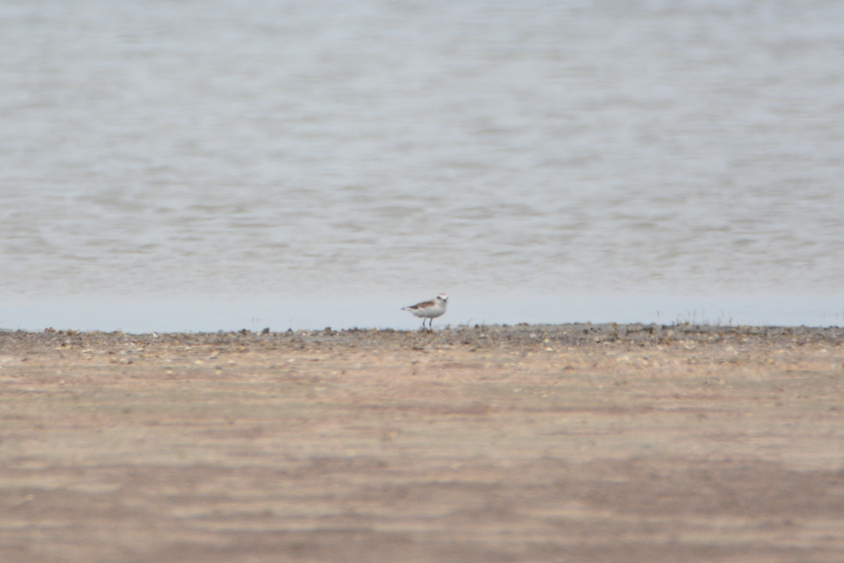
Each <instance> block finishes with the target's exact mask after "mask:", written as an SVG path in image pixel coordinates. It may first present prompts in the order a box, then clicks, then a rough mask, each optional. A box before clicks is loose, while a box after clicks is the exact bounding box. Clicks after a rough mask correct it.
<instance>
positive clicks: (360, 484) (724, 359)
mask: <svg viewBox="0 0 844 563" xmlns="http://www.w3.org/2000/svg"><path fill="white" fill-rule="evenodd" d="M843 343H844V329H835V328H830V329H806V328H749V327H697V326H671V327H661V326H653V325H649V326H642V325H628V326H614V325H600V326H597V325H595V326H592V325H559V326H515V327H500V326H490V327H474V328H470V327H466V328H458V329H447V330H442V331H437V332H435V333H433V334H429V333H422V332H397V331H343V332H332V331H321V332H298V333H280V334H276V333H269V334H258V333H249V332H243V333H216V334H161V335H155V334H147V335H129V334H122V333H114V334H103V333H78V334H77V333H74V332H72V331H70V332H55V331H48V332H43V333H24V332H3V333H0V561H2V562H4V563H18V562H30V561H31V562H38V563H41V562H74V563H77V562H78V563H83V562H84V563H92V562H156V563H168V562H211V563H214V562H234V561H237V562H270V561H350V562H364V561H366V562H369V561H437V562H449V561H461V562H494V561H537V562H538V561H601V562H614V561H618V562H622V561H623V562H653V561H671V562H677V561H742V562H755V561H800V562H805V561H828V562H840V561H844V410H842V409H844V404H842V399H844V346H842V344H843Z"/></svg>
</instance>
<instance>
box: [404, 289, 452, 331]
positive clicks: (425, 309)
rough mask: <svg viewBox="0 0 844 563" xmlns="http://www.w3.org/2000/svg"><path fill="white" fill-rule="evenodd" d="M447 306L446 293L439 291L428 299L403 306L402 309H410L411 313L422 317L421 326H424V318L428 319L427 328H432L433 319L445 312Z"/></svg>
mask: <svg viewBox="0 0 844 563" xmlns="http://www.w3.org/2000/svg"><path fill="white" fill-rule="evenodd" d="M447 307H448V295H446V294H445V293H440V294H439V295H437V296H436V297H434V298H433V299H431V300H430V301H423V302H422V303H417V304H416V305H411V306H410V307H403V308H402V311H410V312H411V313H412V314H413V315H415V316H417V317H421V318H422V328H425V319H428V328H429V329H430V330H434V328H433V323H434V319H436V318H437V317H440V316H442V315H443V314H445V310H446V308H447Z"/></svg>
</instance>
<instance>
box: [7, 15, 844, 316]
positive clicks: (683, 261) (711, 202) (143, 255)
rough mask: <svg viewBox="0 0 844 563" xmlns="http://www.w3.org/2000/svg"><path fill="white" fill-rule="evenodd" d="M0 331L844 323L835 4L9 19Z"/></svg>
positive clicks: (841, 42) (843, 28)
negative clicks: (437, 313) (435, 303)
mask: <svg viewBox="0 0 844 563" xmlns="http://www.w3.org/2000/svg"><path fill="white" fill-rule="evenodd" d="M0 52H2V53H3V54H2V56H0V84H2V87H0V124H2V126H0V261H1V262H0V266H2V276H1V277H0V327H7V328H18V327H20V328H31V329H37V328H43V327H44V326H52V325H58V326H67V327H76V328H99V329H104V330H113V329H118V328H121V329H124V330H215V329H217V328H240V327H241V326H242V327H246V328H260V327H261V326H265V325H266V326H271V327H273V328H274V329H279V330H280V329H286V328H288V327H294V328H296V327H308V328H317V327H319V328H321V327H322V326H326V325H333V326H335V328H336V327H342V326H353V325H357V326H396V327H412V326H415V325H416V324H417V323H416V319H414V318H412V317H410V316H408V315H406V313H402V312H401V311H398V309H399V308H400V307H401V306H404V305H408V304H410V303H413V302H414V301H417V300H419V299H422V298H427V297H430V296H432V295H435V294H436V293H438V292H440V291H447V292H449V294H450V295H451V296H452V301H451V310H450V312H449V315H448V316H447V317H444V318H443V319H441V320H440V321H435V326H436V324H437V322H439V323H440V324H445V323H447V322H451V323H463V322H519V321H527V322H565V321H583V320H594V321H603V320H608V321H612V320H617V321H620V322H625V321H636V320H639V321H644V322H650V321H657V320H661V321H664V322H673V321H676V320H690V321H694V320H705V321H707V322H724V323H728V322H743V323H776V324H801V323H807V324H844V286H843V285H842V284H844V281H842V280H844V226H842V225H843V224H844V222H842V217H844V164H842V162H844V159H842V155H844V3H842V2H839V1H838V0H801V1H798V0H782V1H778V2H758V1H755V0H731V1H729V2H727V1H716V0H711V1H709V0H698V1H692V0H688V1H681V0H660V1H658V0H652V1H645V0H641V1H633V2H629V1H612V0H605V1H594V2H590V1H585V0H583V1H575V0H571V1H562V2H539V1H530V0H528V1H527V2H519V3H512V2H497V1H484V2H480V1H474V0H470V1H467V2H459V3H453V2H438V1H433V2H425V3H412V2H394V3H385V2H376V1H370V0H361V1H355V2H344V3H333V2H330V3H319V4H311V3H302V2H270V1H267V2H260V1H259V2H248V3H245V2H239V1H236V0H211V1H207V2H170V1H163V0H161V1H152V2H141V3H115V2H105V1H102V2H100V1H95V0H80V1H79V2H74V3H67V2H59V1H54V0H44V1H41V2H29V1H26V2H24V1H15V0H7V1H6V2H3V3H2V4H0Z"/></svg>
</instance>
